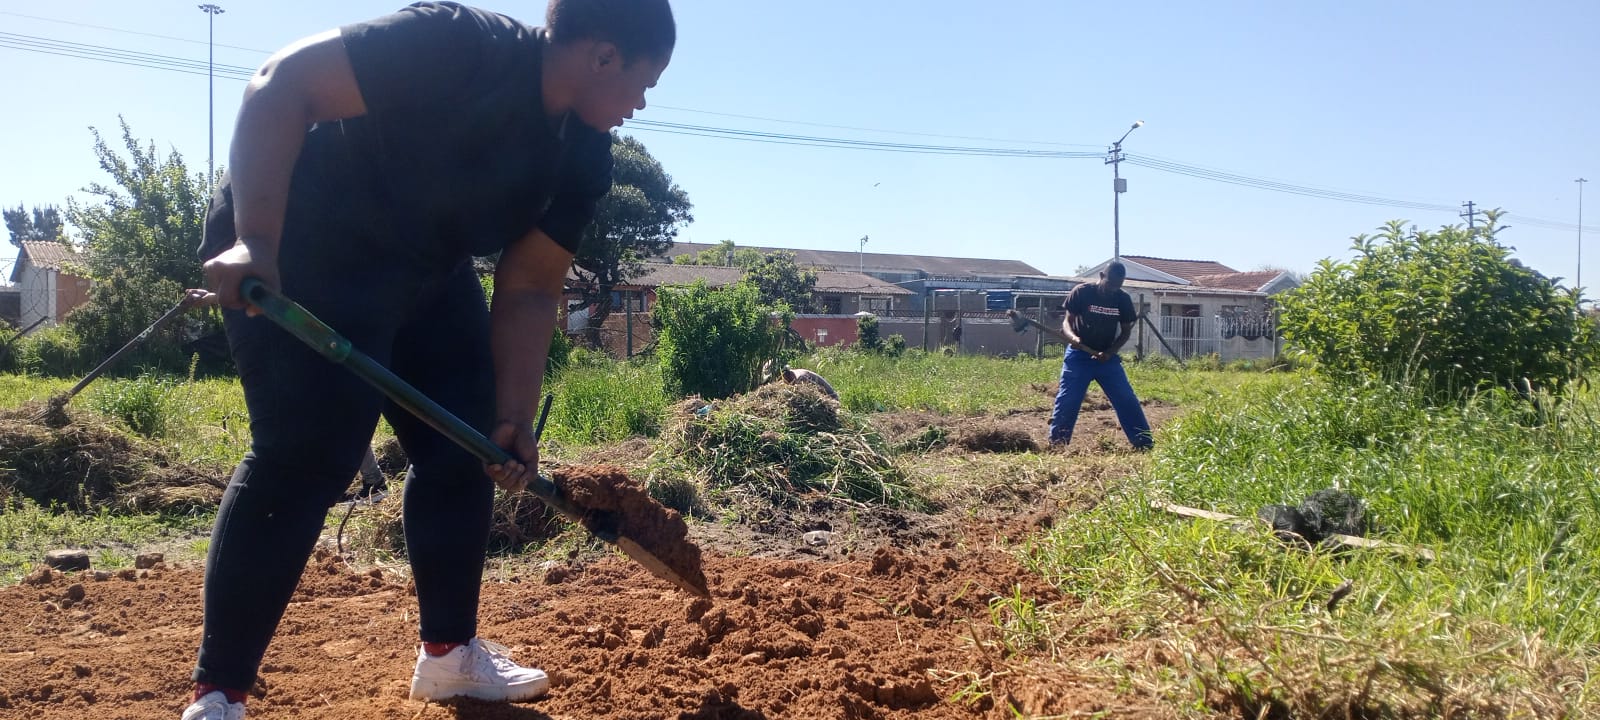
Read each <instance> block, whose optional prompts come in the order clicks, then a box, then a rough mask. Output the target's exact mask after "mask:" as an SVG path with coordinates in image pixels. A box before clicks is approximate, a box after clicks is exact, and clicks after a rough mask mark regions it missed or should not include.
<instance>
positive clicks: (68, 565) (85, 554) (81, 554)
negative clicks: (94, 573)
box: [44, 550, 89, 570]
mask: <svg viewBox="0 0 1600 720" xmlns="http://www.w3.org/2000/svg"><path fill="white" fill-rule="evenodd" d="M44 564H46V565H49V566H50V567H53V568H55V569H57V570H88V569H89V551H88V550H51V551H50V552H47V553H45V554H44Z"/></svg>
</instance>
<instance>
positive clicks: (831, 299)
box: [822, 295, 844, 315]
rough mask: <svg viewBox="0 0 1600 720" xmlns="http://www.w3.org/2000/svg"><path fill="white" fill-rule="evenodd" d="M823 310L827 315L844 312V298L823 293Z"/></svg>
mask: <svg viewBox="0 0 1600 720" xmlns="http://www.w3.org/2000/svg"><path fill="white" fill-rule="evenodd" d="M822 312H823V313H824V314H827V315H842V314H844V298H842V297H840V296H838V295H823V296H822Z"/></svg>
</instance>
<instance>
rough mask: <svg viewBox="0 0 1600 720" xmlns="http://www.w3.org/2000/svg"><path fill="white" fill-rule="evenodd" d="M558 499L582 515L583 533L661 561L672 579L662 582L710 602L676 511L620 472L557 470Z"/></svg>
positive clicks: (695, 555) (554, 475)
mask: <svg viewBox="0 0 1600 720" xmlns="http://www.w3.org/2000/svg"><path fill="white" fill-rule="evenodd" d="M551 479H552V480H554V481H555V483H556V486H557V487H559V488H561V492H562V494H563V495H564V496H565V497H566V499H567V500H568V501H570V502H572V503H573V504H575V505H577V506H579V507H580V508H583V509H584V510H586V513H585V515H584V518H583V525H584V527H586V528H588V529H589V531H590V532H592V533H595V534H596V535H601V536H602V537H604V536H606V535H611V534H620V535H621V536H622V538H625V539H627V540H631V541H633V542H635V543H638V544H639V546H640V547H641V548H643V549H644V550H646V551H648V552H649V553H650V554H651V555H654V556H655V557H656V559H658V560H660V561H661V563H662V564H663V565H665V566H666V567H667V569H668V571H670V573H671V574H672V575H674V576H676V577H675V578H672V577H668V578H663V579H666V580H671V581H673V582H674V583H676V584H679V585H682V586H686V589H688V590H690V591H691V592H694V593H697V594H699V595H701V596H709V595H710V591H709V590H708V589H707V587H706V575H705V570H704V569H702V568H701V565H700V548H699V547H698V546H697V545H695V544H694V543H692V542H689V526H688V525H687V524H685V523H684V521H683V517H682V516H681V515H679V514H678V512H677V511H676V510H670V509H668V508H665V507H662V505H661V503H658V502H656V501H655V500H653V499H651V497H650V495H649V493H647V492H645V489H644V486H643V485H641V484H639V483H636V482H634V481H633V480H631V479H630V478H629V477H628V475H627V473H625V472H623V471H622V469H620V468H616V467H611V466H607V465H595V466H589V467H576V466H575V467H567V468H561V469H559V470H557V471H555V472H554V473H552V475H551Z"/></svg>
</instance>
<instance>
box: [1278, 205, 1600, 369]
mask: <svg viewBox="0 0 1600 720" xmlns="http://www.w3.org/2000/svg"><path fill="white" fill-rule="evenodd" d="M1497 215H1498V213H1490V219H1489V225H1488V227H1487V228H1482V229H1478V230H1468V229H1466V228H1461V227H1445V228H1442V229H1440V230H1439V231H1437V232H1431V233H1430V232H1420V233H1408V232H1406V231H1405V230H1404V229H1403V228H1402V225H1401V223H1400V222H1399V221H1396V222H1391V223H1389V224H1388V225H1387V226H1385V227H1384V228H1382V229H1381V230H1380V231H1379V233H1378V235H1377V236H1376V237H1369V236H1366V235H1361V236H1358V237H1356V238H1355V244H1354V250H1355V251H1356V252H1357V253H1358V255H1357V257H1356V258H1355V259H1354V260H1352V261H1349V262H1333V261H1331V260H1324V261H1322V263H1321V264H1320V265H1319V266H1318V268H1317V270H1316V271H1315V272H1313V273H1312V274H1311V277H1310V278H1309V279H1308V280H1307V281H1306V283H1305V285H1303V286H1301V287H1300V288H1298V289H1296V290H1293V291H1291V292H1289V293H1286V294H1285V295H1284V296H1283V298H1282V305H1283V314H1282V324H1281V327H1282V329H1283V334H1284V337H1285V338H1286V339H1287V340H1288V341H1289V342H1290V343H1291V344H1292V345H1294V346H1295V347H1296V348H1298V349H1299V350H1301V351H1303V352H1305V353H1307V354H1309V355H1310V356H1311V357H1312V358H1314V359H1315V360H1316V362H1317V363H1318V366H1319V367H1320V368H1321V369H1322V370H1323V371H1325V372H1326V373H1327V374H1329V375H1331V376H1332V377H1334V378H1338V379H1341V380H1345V381H1350V382H1356V383H1360V382H1364V381H1367V380H1370V379H1382V380H1388V381H1398V382H1402V383H1405V384H1408V385H1416V386H1418V387H1422V388H1426V389H1427V390H1428V391H1429V392H1430V393H1432V394H1433V395H1434V396H1435V397H1442V396H1448V395H1456V394H1458V393H1462V392H1472V391H1476V390H1479V389H1483V388H1486V387H1494V386H1498V387H1506V388H1514V389H1518V390H1522V391H1529V390H1535V389H1550V390H1559V389H1560V388H1562V387H1563V386H1564V385H1565V384H1566V383H1567V382H1568V381H1570V380H1573V379H1575V378H1577V377H1579V376H1581V375H1582V373H1583V372H1584V370H1585V369H1586V368H1589V367H1593V366H1594V363H1595V360H1596V359H1597V358H1600V345H1597V340H1596V333H1595V328H1594V325H1593V324H1592V323H1589V322H1587V321H1585V320H1584V319H1582V318H1581V316H1580V315H1579V314H1578V313H1577V312H1576V305H1575V302H1576V295H1575V294H1574V293H1573V292H1569V291H1566V290H1563V289H1562V288H1560V287H1558V286H1557V285H1556V284H1555V283H1554V282H1552V281H1551V280H1549V279H1546V278H1544V277H1543V276H1541V275H1539V274H1538V273H1536V272H1534V271H1532V270H1530V269H1528V268H1527V267H1524V266H1523V265H1522V264H1521V263H1519V262H1517V261H1516V260H1514V259H1512V258H1511V257H1510V248H1507V247H1505V246H1503V245H1501V244H1500V243H1499V242H1498V241H1497V240H1496V238H1495V236H1496V234H1497V233H1498V231H1499V228H1498V226H1497V224H1496V222H1495V219H1496V216H1497Z"/></svg>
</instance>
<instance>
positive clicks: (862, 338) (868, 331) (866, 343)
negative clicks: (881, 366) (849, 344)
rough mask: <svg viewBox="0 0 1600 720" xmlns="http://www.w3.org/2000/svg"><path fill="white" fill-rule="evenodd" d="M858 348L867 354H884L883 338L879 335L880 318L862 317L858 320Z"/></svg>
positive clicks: (874, 316)
mask: <svg viewBox="0 0 1600 720" xmlns="http://www.w3.org/2000/svg"><path fill="white" fill-rule="evenodd" d="M856 346H857V349H859V350H865V351H867V352H883V338H882V337H881V336H879V335H878V316H877V315H862V316H861V317H859V318H856Z"/></svg>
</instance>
